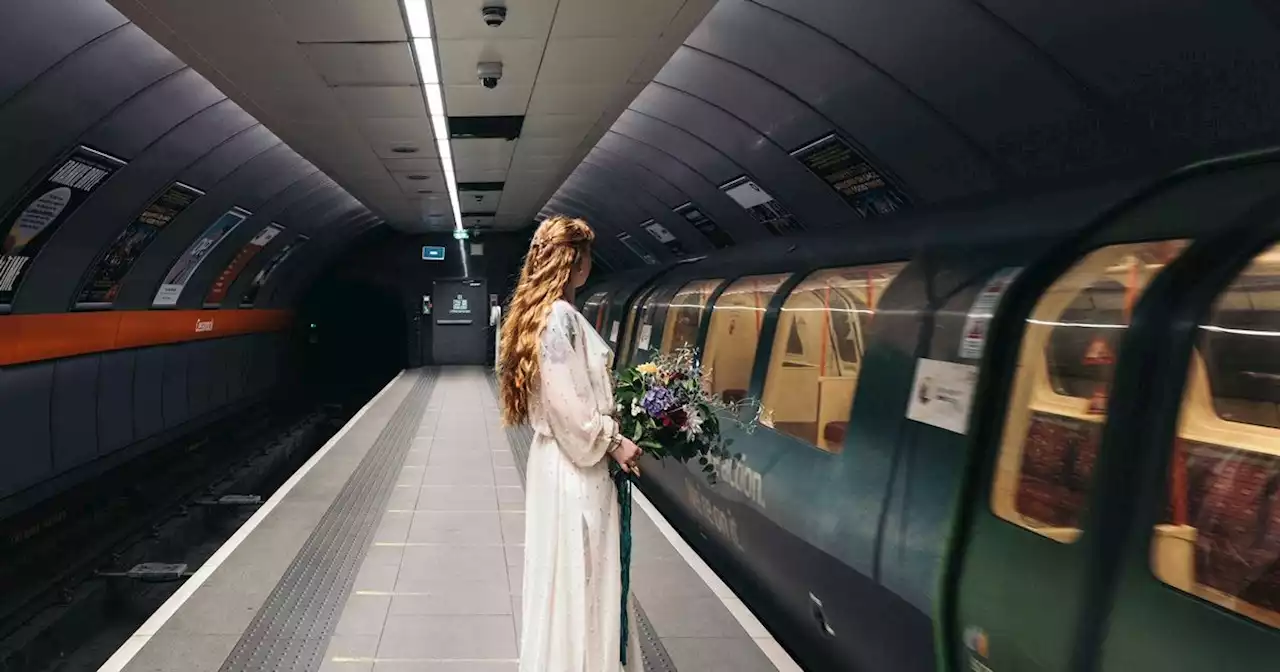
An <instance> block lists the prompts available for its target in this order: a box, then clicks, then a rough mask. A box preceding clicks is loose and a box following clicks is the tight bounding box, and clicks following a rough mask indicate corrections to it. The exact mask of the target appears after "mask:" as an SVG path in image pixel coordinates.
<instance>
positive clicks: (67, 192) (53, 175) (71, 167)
mask: <svg viewBox="0 0 1280 672" xmlns="http://www.w3.org/2000/svg"><path fill="white" fill-rule="evenodd" d="M124 164H125V162H124V161H122V160H121V159H117V158H115V157H114V156H109V155H107V154H103V153H102V152H98V151H95V150H92V149H89V148H88V147H84V146H80V147H76V148H75V149H74V150H72V152H71V154H70V155H69V156H67V158H65V159H63V160H62V163H60V164H58V167H57V168H55V169H54V170H53V171H52V172H50V173H49V174H48V175H47V176H46V177H45V178H44V179H43V180H41V182H40V183H39V184H38V185H36V186H35V187H34V188H33V189H31V190H30V191H28V192H27V194H26V195H25V196H23V197H22V200H20V201H18V204H17V206H15V207H14V209H13V210H12V211H11V212H9V214H8V215H6V216H5V218H4V220H3V223H0V232H3V233H4V239H3V240H0V305H8V304H11V303H13V297H14V296H15V295H16V294H17V293H18V287H19V285H21V284H22V279H23V278H24V277H26V273H27V269H28V268H30V267H31V260H32V259H35V257H36V255H37V254H39V253H40V248H42V247H44V245H45V244H46V243H48V242H49V239H51V238H52V237H53V234H54V232H55V231H57V230H58V227H59V226H62V224H63V222H65V221H67V219H69V218H70V217H71V215H72V214H73V213H75V211H76V210H77V209H78V208H79V207H80V206H81V205H82V204H83V203H84V202H85V200H86V199H88V198H89V194H92V193H93V191H94V190H95V189H97V188H98V187H99V186H101V185H102V183H103V182H106V181H107V178H109V177H111V175H112V174H113V173H115V172H116V170H118V169H119V168H120V167H121V166H123V165H124Z"/></svg>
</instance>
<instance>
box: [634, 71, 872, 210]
mask: <svg viewBox="0 0 1280 672" xmlns="http://www.w3.org/2000/svg"><path fill="white" fill-rule="evenodd" d="M744 93H746V92H744ZM631 109H632V110H633V111H636V112H639V113H642V114H646V115H648V116H650V117H653V118H655V119H661V120H662V121H664V122H666V123H668V124H671V125H672V126H673V127H676V128H680V129H681V130H684V131H686V132H688V133H689V134H690V135H692V136H694V137H698V138H701V139H703V140H704V141H706V142H708V143H710V144H712V145H715V146H716V147H717V148H718V149H719V150H720V151H722V152H724V153H725V155H727V156H728V157H730V158H731V159H733V161H734V163H736V164H737V165H739V166H742V167H743V168H744V169H745V170H746V172H747V174H748V175H751V177H752V178H753V180H754V181H755V182H756V184H758V185H760V186H761V187H762V188H764V190H765V191H768V192H769V193H770V194H771V195H772V196H773V197H774V198H776V199H777V200H778V202H779V203H782V204H783V205H784V206H786V207H787V209H788V210H790V211H791V212H792V214H794V215H795V216H796V217H797V218H798V219H799V220H800V222H801V223H802V224H804V225H805V226H806V227H808V228H818V227H823V226H829V225H833V224H842V223H847V222H848V221H850V220H853V219H857V215H856V214H855V213H854V211H853V208H851V207H849V206H848V204H846V203H845V201H844V199H842V198H840V196H838V195H837V194H836V192H835V191H834V190H833V189H831V188H830V187H828V186H827V185H826V184H825V183H824V182H823V181H822V179H821V178H819V177H818V176H817V175H814V174H813V173H812V172H811V171H809V170H808V169H806V168H805V167H804V165H803V164H801V163H800V162H799V161H796V160H795V159H793V158H792V157H791V155H790V154H789V153H788V152H787V150H785V149H784V148H782V147H779V146H778V145H776V144H774V142H773V141H772V140H771V139H769V138H766V137H764V136H763V135H762V134H761V132H760V131H759V130H758V129H755V128H751V127H750V126H748V125H746V124H745V123H744V122H743V121H742V120H741V119H739V118H737V117H734V116H732V115H730V114H729V113H728V112H725V111H724V110H722V109H719V108H716V107H713V106H712V105H711V104H709V103H707V102H706V101H703V100H700V99H698V98H695V97H693V96H692V95H690V94H688V93H685V92H683V91H678V90H676V89H672V88H669V87H666V86H663V85H661V84H650V85H649V86H648V87H646V88H645V90H644V91H642V92H640V95H639V96H637V97H636V99H635V100H634V101H632V103H631Z"/></svg>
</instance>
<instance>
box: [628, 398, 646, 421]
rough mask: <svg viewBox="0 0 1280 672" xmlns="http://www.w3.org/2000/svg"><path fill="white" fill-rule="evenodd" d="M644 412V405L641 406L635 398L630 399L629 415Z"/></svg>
mask: <svg viewBox="0 0 1280 672" xmlns="http://www.w3.org/2000/svg"><path fill="white" fill-rule="evenodd" d="M641 413H644V406H641V405H640V404H639V402H637V401H636V400H635V399H632V400H631V417H636V416H638V415H640V414H641Z"/></svg>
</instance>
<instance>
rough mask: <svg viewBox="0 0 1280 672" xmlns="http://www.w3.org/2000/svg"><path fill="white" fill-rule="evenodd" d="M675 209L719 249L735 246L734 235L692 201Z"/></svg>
mask: <svg viewBox="0 0 1280 672" xmlns="http://www.w3.org/2000/svg"><path fill="white" fill-rule="evenodd" d="M675 211H676V214H677V215H680V216H681V217H684V218H685V219H686V220H688V222H689V223H690V224H692V225H693V228H695V229H697V230H698V232H699V233H701V234H702V235H703V236H706V238H707V240H709V241H711V244H712V245H713V246H715V248H716V249H717V250H723V249H724V248H726V247H732V246H733V237H732V236H730V235H729V234H728V233H725V231H724V229H722V228H720V225H719V224H716V223H715V220H713V219H711V218H710V217H708V216H707V215H706V214H705V213H703V212H702V210H699V209H698V208H697V207H695V206H694V205H693V202H692V201H690V202H688V203H685V204H684V205H682V206H680V207H678V208H676V209H675Z"/></svg>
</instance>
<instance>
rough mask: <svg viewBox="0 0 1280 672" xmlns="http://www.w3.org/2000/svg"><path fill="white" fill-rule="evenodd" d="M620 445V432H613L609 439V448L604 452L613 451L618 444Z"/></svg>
mask: <svg viewBox="0 0 1280 672" xmlns="http://www.w3.org/2000/svg"><path fill="white" fill-rule="evenodd" d="M621 445H622V434H621V433H618V434H614V435H613V437H612V438H610V439H609V448H608V450H606V451H605V452H607V453H610V454H612V453H613V452H614V451H616V450H618V446H621Z"/></svg>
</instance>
